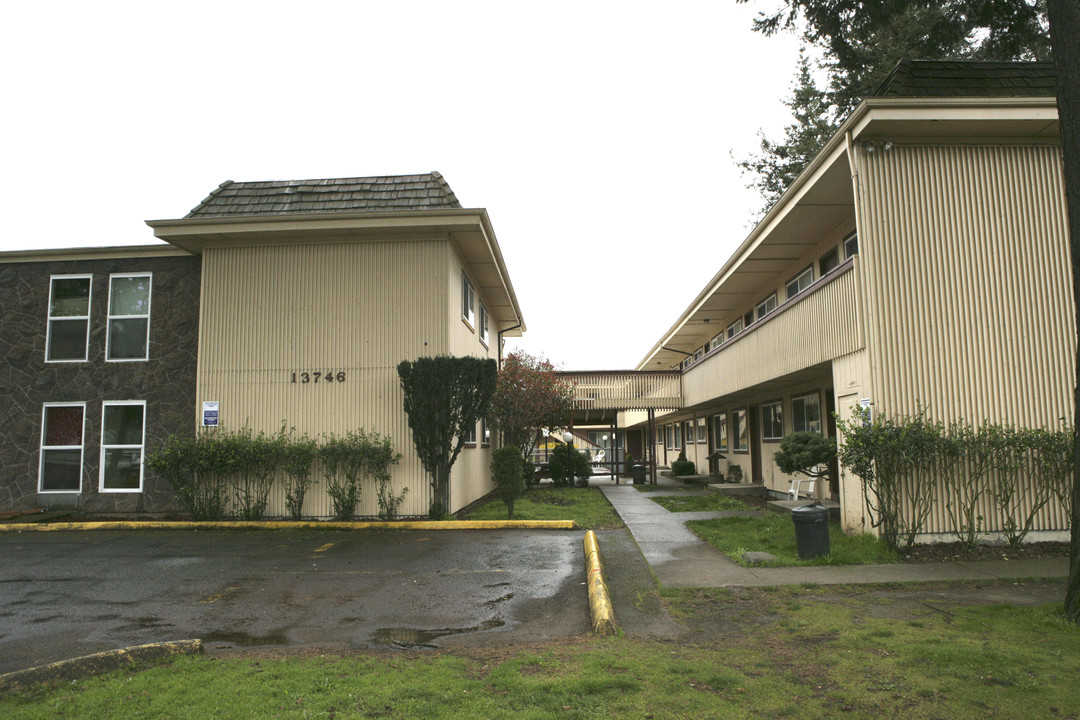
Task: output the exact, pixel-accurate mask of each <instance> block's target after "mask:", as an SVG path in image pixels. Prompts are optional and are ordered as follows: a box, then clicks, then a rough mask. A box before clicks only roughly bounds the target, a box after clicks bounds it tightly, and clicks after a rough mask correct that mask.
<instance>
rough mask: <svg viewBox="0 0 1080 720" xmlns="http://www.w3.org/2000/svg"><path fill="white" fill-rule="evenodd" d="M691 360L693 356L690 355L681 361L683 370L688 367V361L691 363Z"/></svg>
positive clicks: (692, 360)
mask: <svg viewBox="0 0 1080 720" xmlns="http://www.w3.org/2000/svg"><path fill="white" fill-rule="evenodd" d="M692 362H694V358H692V357H688V358H686V359H685V360H683V361H682V369H683V370H685V369H686V368H688V367H690V363H692Z"/></svg>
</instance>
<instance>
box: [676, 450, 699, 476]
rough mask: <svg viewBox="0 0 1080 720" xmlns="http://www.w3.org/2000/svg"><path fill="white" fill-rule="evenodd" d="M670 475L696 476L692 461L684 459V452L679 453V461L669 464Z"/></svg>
mask: <svg viewBox="0 0 1080 720" xmlns="http://www.w3.org/2000/svg"><path fill="white" fill-rule="evenodd" d="M671 474H672V475H674V476H675V477H680V476H683V475H697V468H696V467H695V466H694V461H693V460H687V459H686V452H685V451H683V452H681V453H679V459H678V460H676V461H675V462H673V463H671Z"/></svg>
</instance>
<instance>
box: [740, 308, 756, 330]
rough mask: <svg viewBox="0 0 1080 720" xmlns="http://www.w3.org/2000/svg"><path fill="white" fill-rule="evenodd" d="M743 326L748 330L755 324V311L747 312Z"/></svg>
mask: <svg viewBox="0 0 1080 720" xmlns="http://www.w3.org/2000/svg"><path fill="white" fill-rule="evenodd" d="M742 324H743V327H744V328H748V327H750V326H751V325H753V324H754V311H753V310H747V311H746V314H745V315H743V319H742Z"/></svg>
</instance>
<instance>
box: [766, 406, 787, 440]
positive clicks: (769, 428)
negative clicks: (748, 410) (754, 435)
mask: <svg viewBox="0 0 1080 720" xmlns="http://www.w3.org/2000/svg"><path fill="white" fill-rule="evenodd" d="M761 437H762V439H763V440H781V439H783V437H784V404H783V402H781V401H780V400H777V401H776V402H770V403H764V404H763V405H762V406H761Z"/></svg>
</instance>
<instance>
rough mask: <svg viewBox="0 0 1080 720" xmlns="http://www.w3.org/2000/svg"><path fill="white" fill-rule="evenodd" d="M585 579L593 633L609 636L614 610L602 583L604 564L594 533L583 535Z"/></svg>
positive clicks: (613, 627) (605, 584)
mask: <svg viewBox="0 0 1080 720" xmlns="http://www.w3.org/2000/svg"><path fill="white" fill-rule="evenodd" d="M583 544H584V546H585V578H586V580H587V583H588V587H589V614H590V615H591V616H592V628H593V632H594V633H596V634H597V635H610V634H612V633H614V632H615V630H616V627H617V626H616V624H615V609H614V608H613V607H612V606H611V596H610V595H609V594H608V589H607V582H605V581H604V564H603V561H602V560H601V559H600V544H599V543H598V542H597V541H596V533H594V532H593V531H592V530H589V531H588V532H587V533H585V540H584V541H583Z"/></svg>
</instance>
